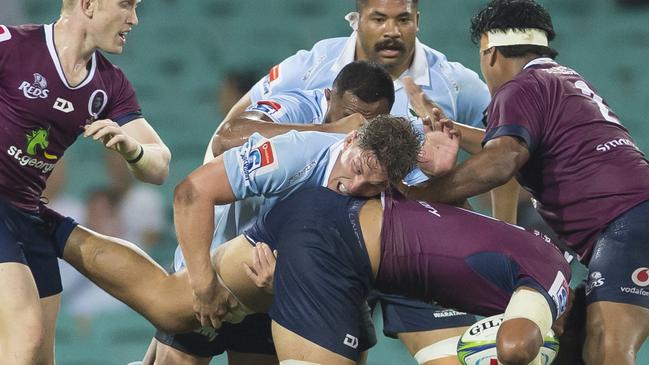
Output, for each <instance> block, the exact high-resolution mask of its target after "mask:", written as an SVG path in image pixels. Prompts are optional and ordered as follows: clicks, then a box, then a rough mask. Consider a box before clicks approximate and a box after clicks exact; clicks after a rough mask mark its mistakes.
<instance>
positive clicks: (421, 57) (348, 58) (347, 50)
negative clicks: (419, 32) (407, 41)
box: [331, 31, 430, 91]
mask: <svg viewBox="0 0 649 365" xmlns="http://www.w3.org/2000/svg"><path fill="white" fill-rule="evenodd" d="M357 37H358V33H357V32H356V31H354V32H352V34H351V35H350V36H349V37H348V38H347V41H346V42H345V46H344V47H343V52H342V53H341V54H340V57H338V59H337V60H336V62H334V64H333V65H332V66H331V70H332V71H334V72H335V73H336V74H338V72H340V70H342V68H343V67H345V65H347V64H348V63H351V62H353V61H354V56H355V55H356V38H357ZM429 72H430V70H429V65H428V59H427V58H426V50H425V49H424V45H423V44H421V42H419V39H418V38H417V39H415V57H414V59H413V61H412V65H410V68H409V69H407V70H406V71H405V72H404V73H403V74H401V76H399V79H397V80H395V81H394V89H395V91H396V90H399V89H400V88H402V87H403V83H402V82H401V79H402V78H403V77H404V76H411V77H412V78H413V80H414V81H415V84H417V85H420V86H430V74H429Z"/></svg>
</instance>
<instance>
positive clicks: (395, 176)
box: [358, 115, 424, 183]
mask: <svg viewBox="0 0 649 365" xmlns="http://www.w3.org/2000/svg"><path fill="white" fill-rule="evenodd" d="M423 141H424V136H423V134H422V133H420V132H419V131H417V130H416V129H415V128H414V127H413V125H412V123H410V121H409V120H408V119H406V118H401V117H395V116H392V115H379V116H377V117H374V118H372V119H370V120H369V121H368V122H367V123H365V124H364V125H363V126H362V127H361V128H360V129H359V130H358V145H359V147H360V148H361V149H362V150H364V151H367V152H370V153H372V154H373V155H374V156H376V160H377V162H378V163H379V164H380V165H381V166H382V167H383V168H385V171H386V173H387V175H388V179H389V181H390V182H391V183H397V182H400V181H401V180H403V178H404V177H405V176H406V175H407V174H408V173H409V172H410V171H411V170H412V169H413V168H414V167H415V165H416V164H417V156H418V154H419V150H420V149H421V145H422V143H423Z"/></svg>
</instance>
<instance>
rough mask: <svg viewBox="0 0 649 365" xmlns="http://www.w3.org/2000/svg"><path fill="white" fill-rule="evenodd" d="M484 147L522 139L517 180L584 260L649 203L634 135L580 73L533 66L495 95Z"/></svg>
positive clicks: (647, 175) (648, 170)
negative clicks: (606, 232) (614, 225)
mask: <svg viewBox="0 0 649 365" xmlns="http://www.w3.org/2000/svg"><path fill="white" fill-rule="evenodd" d="M487 113H488V116H487V134H486V135H485V139H484V143H486V142H487V141H489V140H491V139H494V138H497V137H500V136H504V135H509V136H516V137H518V138H521V139H522V140H524V141H525V142H526V143H527V146H528V149H529V152H530V159H529V161H528V162H527V163H526V164H525V165H524V166H523V168H522V169H521V170H520V171H519V175H518V181H519V182H520V183H521V185H522V186H523V187H525V188H526V189H527V190H529V191H530V192H531V193H532V194H533V196H534V198H535V200H536V201H537V209H538V211H539V213H540V214H541V216H542V217H543V218H544V219H545V221H546V222H547V223H548V224H549V225H550V227H552V228H553V229H554V230H555V231H556V232H557V233H558V234H559V235H560V237H561V238H562V239H564V240H565V241H566V243H567V244H568V245H569V246H571V247H572V248H573V249H574V250H575V251H576V252H577V253H578V254H579V255H580V256H581V257H582V258H583V259H584V260H586V261H587V260H588V259H589V257H590V254H591V250H592V246H593V244H594V242H595V241H596V239H597V236H598V234H599V233H600V232H601V231H602V230H603V229H604V228H605V227H606V226H607V224H608V223H609V222H611V221H612V220H613V219H614V218H616V217H617V216H619V215H620V214H622V213H624V212H625V211H627V210H629V209H631V208H632V207H634V206H635V205H637V204H639V203H641V202H643V201H645V200H648V199H649V164H648V162H647V160H646V159H645V156H644V154H643V153H642V152H641V151H640V150H639V149H638V148H637V147H636V146H635V143H634V142H633V140H632V139H631V136H630V135H629V133H628V131H627V130H626V129H625V128H624V127H623V126H622V125H621V124H620V122H619V120H618V117H617V116H616V115H615V114H614V113H613V111H611V110H610V108H609V107H608V105H607V104H606V102H605V101H604V100H602V98H601V96H600V95H598V94H597V92H596V91H595V89H594V88H593V87H592V86H591V85H590V84H589V83H588V82H587V81H586V80H584V79H583V78H582V77H581V76H580V75H579V74H578V73H577V72H575V71H573V70H572V69H570V68H567V67H565V66H561V65H559V64H557V63H556V62H554V61H553V60H551V59H548V58H539V59H536V60H534V61H532V62H530V63H529V64H528V65H527V66H526V67H525V69H524V70H523V71H522V72H521V73H520V74H518V75H517V76H516V77H514V78H513V79H512V80H510V81H509V82H507V83H505V84H504V85H502V86H501V87H500V88H499V89H498V90H497V91H496V93H495V94H494V96H493V98H492V100H491V104H490V105H489V107H488V111H487Z"/></svg>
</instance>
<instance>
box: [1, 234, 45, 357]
mask: <svg viewBox="0 0 649 365" xmlns="http://www.w3.org/2000/svg"><path fill="white" fill-rule="evenodd" d="M3 246H4V245H3ZM3 253H4V252H3ZM0 298H1V301H2V305H1V306H0V353H2V357H3V361H6V362H7V363H9V364H17V365H22V364H29V365H31V364H39V363H40V354H41V349H42V346H43V343H44V339H45V326H44V325H43V319H44V317H43V310H42V308H41V305H40V299H39V297H38V290H37V289H36V283H35V282H34V278H33V277H32V274H31V271H30V270H29V267H27V265H25V264H22V263H18V262H2V263H0Z"/></svg>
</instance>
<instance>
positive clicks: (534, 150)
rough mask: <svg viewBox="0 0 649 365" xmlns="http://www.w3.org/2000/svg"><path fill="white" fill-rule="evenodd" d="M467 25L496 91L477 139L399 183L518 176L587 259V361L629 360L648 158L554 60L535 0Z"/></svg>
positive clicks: (641, 264) (646, 236) (429, 196)
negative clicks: (450, 161) (434, 169)
mask: <svg viewBox="0 0 649 365" xmlns="http://www.w3.org/2000/svg"><path fill="white" fill-rule="evenodd" d="M471 33H472V37H473V40H474V42H476V43H478V44H479V45H480V50H479V55H480V65H481V69H482V73H483V75H484V77H485V80H486V81H487V84H488V86H489V90H490V91H491V93H492V96H493V99H492V101H491V104H490V105H489V108H488V117H487V132H486V137H485V139H484V141H483V143H484V149H483V150H482V151H481V152H480V153H478V154H476V155H474V156H473V157H472V158H470V159H468V160H466V161H465V162H464V163H463V164H461V165H460V166H458V167H457V168H455V169H453V170H452V171H451V173H450V174H448V175H445V176H443V177H440V178H438V179H435V180H434V181H431V182H430V184H426V185H423V186H420V187H412V188H410V189H405V192H406V194H407V196H408V197H412V198H416V199H422V200H427V201H441V202H456V201H461V200H463V199H466V198H467V197H469V196H473V195H476V194H479V193H482V192H485V191H488V190H489V189H492V188H493V187H494V186H497V185H499V184H502V183H503V182H505V181H508V180H509V179H510V178H512V177H513V176H518V180H519V182H520V183H521V185H522V186H524V187H525V188H526V189H527V190H529V191H530V192H531V193H532V195H533V197H534V199H535V200H536V201H537V202H538V205H537V209H538V211H539V213H540V215H541V216H542V217H543V218H544V220H545V221H546V222H547V223H548V225H549V226H550V227H552V228H553V230H554V231H556V232H557V233H558V234H559V236H560V237H561V239H562V240H563V241H564V242H565V244H566V245H567V246H569V247H570V248H571V249H572V250H574V251H575V252H576V254H577V255H578V257H579V258H580V260H581V262H583V263H584V264H585V265H587V266H588V269H589V279H588V283H587V286H586V305H587V308H586V340H585V341H586V342H585V346H584V349H583V356H584V360H585V361H586V363H587V364H589V365H590V364H627V365H630V364H635V358H636V354H637V351H638V349H639V348H640V346H642V344H643V343H644V341H645V340H646V338H647V336H648V335H649V296H647V295H646V291H645V290H644V288H645V287H646V286H647V285H648V284H649V280H648V279H647V273H648V272H649V271H648V270H649V269H647V268H649V245H647V243H648V242H649V228H648V227H649V163H648V162H647V159H646V158H645V156H644V154H643V153H642V152H641V151H640V150H639V149H638V148H637V146H636V145H635V143H634V142H633V139H632V138H631V136H630V135H629V133H628V131H627V130H626V129H625V128H624V127H623V126H622V124H621V123H620V120H619V118H618V117H617V115H616V114H615V113H614V112H613V111H612V110H611V108H610V107H609V106H608V104H607V103H606V102H605V101H604V99H603V98H602V96H600V95H599V93H598V92H597V91H596V90H595V88H594V87H593V85H591V84H590V83H588V81H586V80H585V79H584V78H583V77H582V76H581V75H580V74H579V73H577V72H576V71H575V70H572V69H571V68H569V67H566V66H563V65H561V64H559V63H557V62H556V61H555V60H554V57H555V56H556V55H557V52H556V51H555V50H554V49H552V48H550V47H549V41H552V40H553V39H554V37H555V32H554V29H553V26H552V20H551V17H550V14H548V12H547V11H546V10H545V9H544V8H543V7H542V6H541V5H539V4H537V3H536V2H534V1H532V0H496V1H492V2H490V3H489V4H488V5H487V6H486V7H485V8H484V9H482V10H481V11H480V12H479V13H478V14H477V15H476V16H475V17H474V18H473V20H472V26H471ZM612 319H614V320H612Z"/></svg>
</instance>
